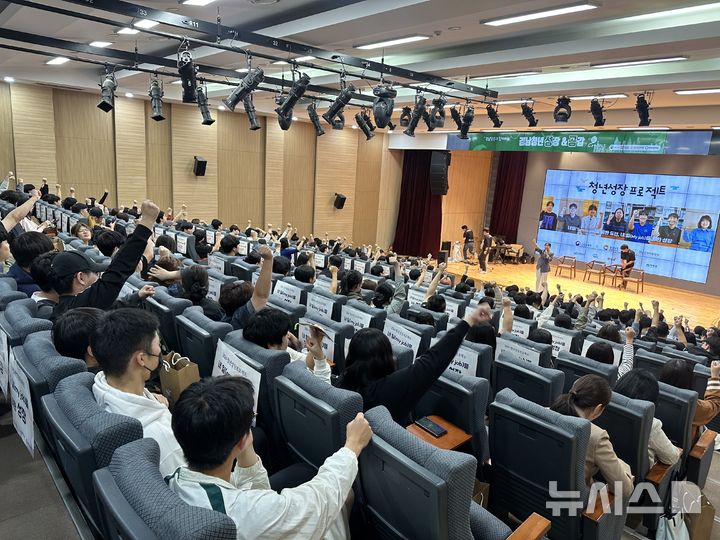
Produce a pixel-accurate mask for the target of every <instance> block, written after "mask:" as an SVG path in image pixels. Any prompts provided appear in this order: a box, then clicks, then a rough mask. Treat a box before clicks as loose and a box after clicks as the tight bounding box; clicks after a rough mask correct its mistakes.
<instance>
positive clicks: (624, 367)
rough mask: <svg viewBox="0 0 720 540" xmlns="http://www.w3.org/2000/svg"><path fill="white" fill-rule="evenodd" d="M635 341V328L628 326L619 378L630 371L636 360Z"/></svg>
mask: <svg viewBox="0 0 720 540" xmlns="http://www.w3.org/2000/svg"><path fill="white" fill-rule="evenodd" d="M634 341H635V330H633V329H632V328H630V327H628V328H626V329H625V346H624V347H623V352H622V361H621V362H620V365H619V366H618V379H620V377H622V376H623V375H625V374H626V373H627V372H628V371H630V370H631V369H632V368H633V363H634V362H635V347H634V346H633V343H634Z"/></svg>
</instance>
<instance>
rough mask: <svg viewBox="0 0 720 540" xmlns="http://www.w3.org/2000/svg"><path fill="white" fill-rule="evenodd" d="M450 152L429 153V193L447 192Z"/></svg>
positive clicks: (443, 193)
mask: <svg viewBox="0 0 720 540" xmlns="http://www.w3.org/2000/svg"><path fill="white" fill-rule="evenodd" d="M448 167H450V152H433V153H432V154H431V155H430V193H432V194H433V195H446V194H447V192H448Z"/></svg>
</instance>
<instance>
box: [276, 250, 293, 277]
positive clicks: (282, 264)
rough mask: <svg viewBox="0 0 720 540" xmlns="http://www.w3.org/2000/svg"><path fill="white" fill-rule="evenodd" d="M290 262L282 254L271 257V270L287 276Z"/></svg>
mask: <svg viewBox="0 0 720 540" xmlns="http://www.w3.org/2000/svg"><path fill="white" fill-rule="evenodd" d="M291 267H292V263H291V262H290V259H288V258H287V257H283V256H282V255H281V256H279V257H275V258H274V259H273V264H272V271H273V274H280V275H281V276H287V275H288V274H289V273H290V268H291Z"/></svg>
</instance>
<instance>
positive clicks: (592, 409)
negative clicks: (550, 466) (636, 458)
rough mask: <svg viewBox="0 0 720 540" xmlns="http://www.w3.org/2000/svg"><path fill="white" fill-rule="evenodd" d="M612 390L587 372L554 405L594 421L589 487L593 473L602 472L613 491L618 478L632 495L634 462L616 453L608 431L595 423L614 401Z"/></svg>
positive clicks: (587, 469) (587, 460)
mask: <svg viewBox="0 0 720 540" xmlns="http://www.w3.org/2000/svg"><path fill="white" fill-rule="evenodd" d="M611 394H612V390H610V385H609V384H608V382H607V381H606V380H605V379H603V378H602V377H600V376H598V375H584V376H582V377H580V378H579V379H578V380H577V381H575V384H573V386H572V388H571V389H570V392H568V393H567V394H563V395H561V396H560V397H558V398H557V400H555V402H554V403H553V404H552V406H551V407H550V409H552V410H553V411H555V412H558V413H560V414H564V415H566V416H577V417H580V418H584V419H585V420H588V421H589V422H590V441H589V443H588V448H587V454H586V457H585V483H586V484H587V485H588V487H589V486H590V485H591V484H592V483H593V481H594V480H593V477H594V476H595V475H596V474H597V473H600V474H602V476H603V478H604V479H605V480H606V482H607V486H608V489H609V490H610V491H613V489H614V487H615V483H616V482H620V483H621V485H622V495H623V496H625V497H628V496H630V494H631V493H632V491H633V487H634V486H633V475H632V473H631V471H630V466H629V465H628V464H627V463H625V462H624V461H622V460H621V459H620V458H619V457H617V454H615V450H614V449H613V446H612V443H611V442H610V437H608V433H607V431H605V430H604V429H601V428H599V427H598V426H596V425H595V424H593V423H592V421H593V420H595V419H596V418H598V417H599V416H600V415H601V414H602V413H603V410H604V409H605V407H606V406H607V404H608V403H610V396H611ZM616 495H621V494H619V493H616Z"/></svg>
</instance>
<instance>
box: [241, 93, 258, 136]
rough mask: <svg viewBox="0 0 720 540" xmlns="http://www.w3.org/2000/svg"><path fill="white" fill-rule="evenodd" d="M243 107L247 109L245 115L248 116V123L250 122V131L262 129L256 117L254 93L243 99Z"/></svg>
mask: <svg viewBox="0 0 720 540" xmlns="http://www.w3.org/2000/svg"><path fill="white" fill-rule="evenodd" d="M243 106H244V107H245V114H247V115H248V121H249V122H250V131H255V130H258V129H260V123H259V122H258V119H257V116H256V115H255V104H254V103H253V97H252V92H250V93H249V94H248V95H247V96H245V97H244V98H243Z"/></svg>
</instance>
